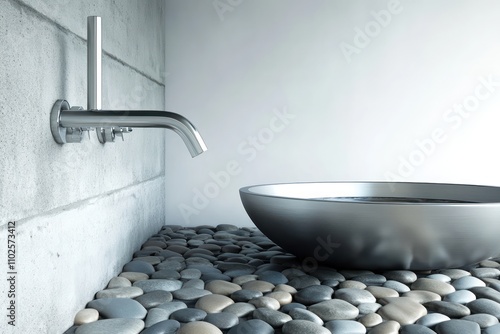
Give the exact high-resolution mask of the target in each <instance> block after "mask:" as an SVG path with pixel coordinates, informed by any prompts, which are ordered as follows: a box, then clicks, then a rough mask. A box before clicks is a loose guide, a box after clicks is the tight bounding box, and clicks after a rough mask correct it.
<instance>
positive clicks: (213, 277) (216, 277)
mask: <svg viewBox="0 0 500 334" xmlns="http://www.w3.org/2000/svg"><path fill="white" fill-rule="evenodd" d="M236 276H239V275H236ZM236 276H231V277H236ZM231 277H230V276H228V275H224V274H218V273H214V272H212V273H204V274H202V275H201V279H202V280H203V281H204V282H205V283H209V282H211V281H215V280H221V281H228V282H230V281H231Z"/></svg>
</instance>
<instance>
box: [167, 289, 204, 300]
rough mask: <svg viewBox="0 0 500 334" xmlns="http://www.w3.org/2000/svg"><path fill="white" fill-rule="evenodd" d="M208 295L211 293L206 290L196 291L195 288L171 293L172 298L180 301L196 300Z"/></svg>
mask: <svg viewBox="0 0 500 334" xmlns="http://www.w3.org/2000/svg"><path fill="white" fill-rule="evenodd" d="M210 294H211V292H210V291H208V290H203V289H196V288H181V289H179V290H176V291H173V292H172V295H173V296H174V298H176V299H179V300H181V301H192V300H198V299H199V298H201V297H203V296H206V295H210Z"/></svg>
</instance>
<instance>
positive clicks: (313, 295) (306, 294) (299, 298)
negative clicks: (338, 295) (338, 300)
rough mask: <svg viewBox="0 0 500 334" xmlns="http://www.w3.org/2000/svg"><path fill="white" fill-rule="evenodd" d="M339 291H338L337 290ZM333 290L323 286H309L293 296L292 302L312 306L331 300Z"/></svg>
mask: <svg viewBox="0 0 500 334" xmlns="http://www.w3.org/2000/svg"><path fill="white" fill-rule="evenodd" d="M339 291H340V290H339ZM332 294H333V289H332V288H330V287H329V286H325V285H311V286H308V287H306V288H304V289H302V290H300V291H298V292H297V293H296V294H295V295H294V300H295V301H296V302H298V303H301V304H304V305H312V304H316V303H319V302H322V301H325V300H329V299H332Z"/></svg>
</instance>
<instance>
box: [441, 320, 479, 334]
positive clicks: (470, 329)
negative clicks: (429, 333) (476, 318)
mask: <svg viewBox="0 0 500 334" xmlns="http://www.w3.org/2000/svg"><path fill="white" fill-rule="evenodd" d="M436 332H437V333H438V334H457V333H460V334H481V328H480V327H479V325H478V324H476V323H475V322H472V321H467V320H458V319H452V320H448V321H445V322H441V323H439V324H438V325H437V326H436Z"/></svg>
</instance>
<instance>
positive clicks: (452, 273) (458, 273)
mask: <svg viewBox="0 0 500 334" xmlns="http://www.w3.org/2000/svg"><path fill="white" fill-rule="evenodd" d="M438 272H439V273H440V274H443V275H446V276H448V277H450V278H451V279H452V280H455V279H459V278H460V277H464V276H469V275H470V273H469V272H468V271H466V270H463V269H442V270H438Z"/></svg>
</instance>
